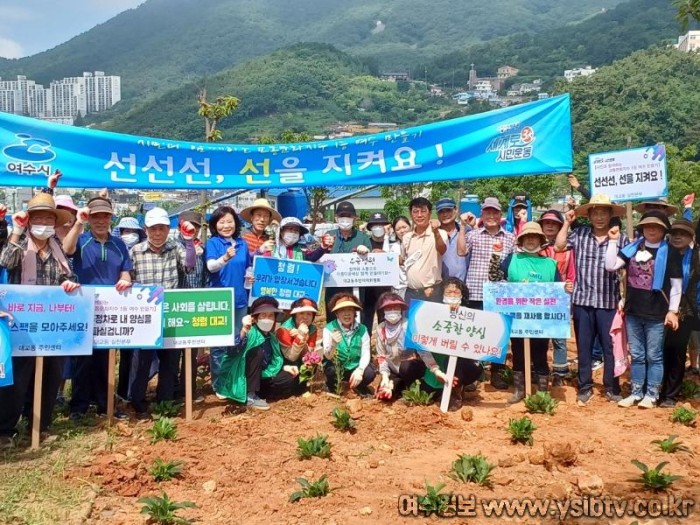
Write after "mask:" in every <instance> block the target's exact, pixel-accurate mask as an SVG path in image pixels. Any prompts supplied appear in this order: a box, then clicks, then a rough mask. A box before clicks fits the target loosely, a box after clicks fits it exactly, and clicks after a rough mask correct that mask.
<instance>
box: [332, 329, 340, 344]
mask: <svg viewBox="0 0 700 525" xmlns="http://www.w3.org/2000/svg"><path fill="white" fill-rule="evenodd" d="M342 339H343V335H342V334H341V333H340V332H339V331H338V330H333V333H332V334H331V340H332V341H333V342H334V343H335V344H338V343H340V341H341V340H342Z"/></svg>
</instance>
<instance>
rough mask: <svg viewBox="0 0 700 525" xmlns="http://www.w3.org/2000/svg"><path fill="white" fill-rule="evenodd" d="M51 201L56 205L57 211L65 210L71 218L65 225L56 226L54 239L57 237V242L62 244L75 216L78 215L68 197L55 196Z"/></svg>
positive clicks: (76, 208) (73, 222) (76, 209)
mask: <svg viewBox="0 0 700 525" xmlns="http://www.w3.org/2000/svg"><path fill="white" fill-rule="evenodd" d="M53 200H54V202H55V203H56V209H57V210H65V211H67V212H68V213H70V216H71V219H70V220H69V221H68V222H67V223H65V224H60V225H57V226H56V237H58V240H59V241H61V242H62V241H63V239H65V237H66V235H68V232H69V231H70V230H71V228H72V227H73V225H74V224H75V220H76V216H77V214H78V207H77V206H76V205H75V204H73V199H72V198H71V196H70V195H57V196H55V197H54V198H53Z"/></svg>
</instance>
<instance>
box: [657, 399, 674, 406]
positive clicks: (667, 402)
mask: <svg viewBox="0 0 700 525" xmlns="http://www.w3.org/2000/svg"><path fill="white" fill-rule="evenodd" d="M658 406H659V407H660V408H674V407H675V406H676V402H675V401H674V400H673V399H669V398H666V399H664V400H663V401H662V402H661V403H659V405H658Z"/></svg>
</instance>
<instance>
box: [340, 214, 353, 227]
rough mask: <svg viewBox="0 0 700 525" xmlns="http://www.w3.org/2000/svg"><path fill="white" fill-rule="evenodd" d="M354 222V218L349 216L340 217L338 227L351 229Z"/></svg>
mask: <svg viewBox="0 0 700 525" xmlns="http://www.w3.org/2000/svg"><path fill="white" fill-rule="evenodd" d="M354 223H355V220H354V219H351V218H350V217H341V218H339V219H338V227H339V228H340V229H341V230H351V229H352V225H353V224H354Z"/></svg>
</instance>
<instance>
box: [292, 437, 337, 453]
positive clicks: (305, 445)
mask: <svg viewBox="0 0 700 525" xmlns="http://www.w3.org/2000/svg"><path fill="white" fill-rule="evenodd" d="M297 456H299V458H300V459H309V458H312V457H313V456H316V457H319V458H329V457H331V444H330V443H329V442H328V436H321V435H320V434H319V435H317V436H315V437H312V438H309V439H304V438H299V439H297Z"/></svg>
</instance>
